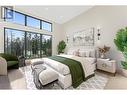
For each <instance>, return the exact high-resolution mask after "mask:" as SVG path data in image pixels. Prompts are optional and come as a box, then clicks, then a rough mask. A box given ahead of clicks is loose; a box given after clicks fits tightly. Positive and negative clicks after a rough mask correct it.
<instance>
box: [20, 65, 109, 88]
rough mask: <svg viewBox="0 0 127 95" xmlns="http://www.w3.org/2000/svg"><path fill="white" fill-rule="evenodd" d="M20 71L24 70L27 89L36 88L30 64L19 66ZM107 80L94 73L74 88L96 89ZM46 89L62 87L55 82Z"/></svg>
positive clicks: (102, 85)
mask: <svg viewBox="0 0 127 95" xmlns="http://www.w3.org/2000/svg"><path fill="white" fill-rule="evenodd" d="M21 70H22V72H24V76H25V79H26V86H27V89H30V90H36V89H37V88H36V86H35V84H34V82H33V75H32V70H31V67H30V66H25V67H23V68H21ZM107 82H108V77H107V76H102V75H99V74H95V76H94V77H92V78H90V79H88V80H87V81H85V82H83V83H82V84H81V85H80V86H79V87H77V88H76V90H80V89H81V90H94V89H95V90H96V89H104V87H105V85H106V83H107ZM47 89H62V88H61V87H60V85H59V84H58V83H55V84H54V86H51V87H49V88H47ZM67 89H68V90H71V89H75V88H73V87H72V86H71V87H69V88H67Z"/></svg>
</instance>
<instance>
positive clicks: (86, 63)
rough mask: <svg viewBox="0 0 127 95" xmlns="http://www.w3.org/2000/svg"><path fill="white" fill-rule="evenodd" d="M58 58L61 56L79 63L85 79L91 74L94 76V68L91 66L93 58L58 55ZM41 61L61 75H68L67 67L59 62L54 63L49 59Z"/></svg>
mask: <svg viewBox="0 0 127 95" xmlns="http://www.w3.org/2000/svg"><path fill="white" fill-rule="evenodd" d="M58 56H62V57H66V58H70V59H74V60H77V61H79V62H80V63H81V65H82V67H83V70H84V74H85V77H87V76H89V75H91V74H94V68H93V66H92V64H93V63H94V62H95V58H85V57H78V56H74V55H58ZM43 61H44V63H46V64H47V65H49V66H51V67H52V68H54V69H55V70H57V71H58V72H59V73H61V74H62V75H67V74H70V69H69V67H68V66H67V65H64V64H61V63H60V62H58V61H54V60H52V59H49V58H43Z"/></svg>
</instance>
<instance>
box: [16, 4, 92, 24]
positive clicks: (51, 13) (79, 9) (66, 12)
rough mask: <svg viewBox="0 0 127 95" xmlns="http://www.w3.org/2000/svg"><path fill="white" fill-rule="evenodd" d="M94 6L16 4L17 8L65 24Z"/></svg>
mask: <svg viewBox="0 0 127 95" xmlns="http://www.w3.org/2000/svg"><path fill="white" fill-rule="evenodd" d="M90 8H92V6H15V9H17V10H18V9H19V10H22V11H24V12H27V13H30V14H33V15H35V16H38V17H41V18H45V19H47V20H51V21H53V22H56V23H59V24H63V23H65V22H67V21H69V20H71V19H72V18H74V17H76V16H78V15H80V14H81V13H83V12H86V11H87V10H89V9H90Z"/></svg>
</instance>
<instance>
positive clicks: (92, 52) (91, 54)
mask: <svg viewBox="0 0 127 95" xmlns="http://www.w3.org/2000/svg"><path fill="white" fill-rule="evenodd" d="M90 57H93V58H95V50H92V51H90Z"/></svg>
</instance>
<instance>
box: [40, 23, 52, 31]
mask: <svg viewBox="0 0 127 95" xmlns="http://www.w3.org/2000/svg"><path fill="white" fill-rule="evenodd" d="M41 28H42V29H44V30H46V31H49V32H51V31H52V24H51V23H49V22H45V21H42V26H41Z"/></svg>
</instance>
